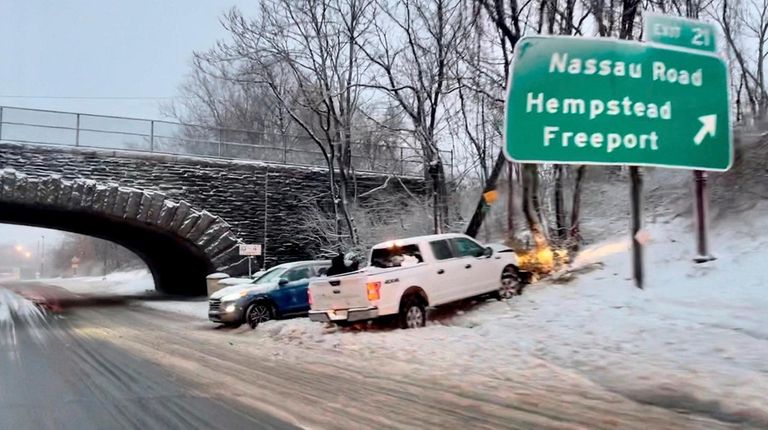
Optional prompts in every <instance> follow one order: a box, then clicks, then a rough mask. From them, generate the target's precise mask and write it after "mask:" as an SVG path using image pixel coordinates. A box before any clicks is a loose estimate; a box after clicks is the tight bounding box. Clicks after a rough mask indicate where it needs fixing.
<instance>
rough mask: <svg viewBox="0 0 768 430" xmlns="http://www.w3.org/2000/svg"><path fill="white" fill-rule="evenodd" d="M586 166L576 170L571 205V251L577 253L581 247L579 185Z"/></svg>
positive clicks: (582, 179)
mask: <svg viewBox="0 0 768 430" xmlns="http://www.w3.org/2000/svg"><path fill="white" fill-rule="evenodd" d="M586 169H587V166H585V165H581V166H579V168H578V169H576V184H575V185H574V186H573V200H572V203H571V229H570V235H569V236H570V239H571V250H573V251H578V249H579V246H580V245H581V232H580V231H579V223H580V221H581V220H580V216H581V184H582V182H583V181H584V173H585V171H586Z"/></svg>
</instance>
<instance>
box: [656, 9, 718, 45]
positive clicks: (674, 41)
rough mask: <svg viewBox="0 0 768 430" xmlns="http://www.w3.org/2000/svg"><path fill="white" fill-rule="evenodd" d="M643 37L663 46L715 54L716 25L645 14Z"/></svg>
mask: <svg viewBox="0 0 768 430" xmlns="http://www.w3.org/2000/svg"><path fill="white" fill-rule="evenodd" d="M644 19H645V21H644V24H643V37H644V38H645V40H647V41H649V42H654V43H660V44H663V45H672V46H679V47H682V48H690V49H696V50H701V51H707V52H715V51H716V49H717V46H716V45H715V34H717V29H716V28H715V26H714V25H712V24H708V23H706V22H701V21H695V20H692V19H685V18H679V17H672V16H666V15H656V14H645V15H644Z"/></svg>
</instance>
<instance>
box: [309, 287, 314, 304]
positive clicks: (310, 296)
mask: <svg viewBox="0 0 768 430" xmlns="http://www.w3.org/2000/svg"><path fill="white" fill-rule="evenodd" d="M307 300H308V301H309V305H310V306H312V302H314V300H312V290H310V289H307Z"/></svg>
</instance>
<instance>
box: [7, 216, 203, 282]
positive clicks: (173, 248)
mask: <svg viewBox="0 0 768 430" xmlns="http://www.w3.org/2000/svg"><path fill="white" fill-rule="evenodd" d="M0 223H6V224H16V225H25V226H32V227H42V228H48V229H53V230H61V231H66V232H71V233H77V234H82V235H86V236H92V237H96V238H99V239H103V240H107V241H110V242H113V243H116V244H118V245H120V246H123V247H125V248H126V249H128V250H130V251H131V252H133V253H134V254H136V256H137V257H139V258H140V259H141V260H142V261H143V262H144V264H146V266H147V269H148V270H149V271H150V272H151V273H152V277H153V279H154V282H155V289H156V290H157V291H159V292H162V293H167V294H174V295H184V296H199V295H204V294H205V293H206V284H205V277H206V276H207V275H208V274H210V273H211V272H212V271H214V269H215V268H214V267H213V264H212V263H211V261H210V259H209V257H208V256H207V255H206V254H205V253H204V252H203V251H202V250H201V249H200V248H198V247H196V246H194V244H192V243H189V242H188V241H185V240H182V239H181V238H179V237H178V236H175V235H173V234H171V233H169V232H167V231H163V230H162V229H160V228H157V227H153V226H151V225H137V224H132V223H126V222H124V220H119V219H115V218H111V217H108V216H104V215H100V214H97V213H89V212H85V211H71V210H64V209H56V208H50V207H40V206H37V205H31V204H21V203H9V202H0Z"/></svg>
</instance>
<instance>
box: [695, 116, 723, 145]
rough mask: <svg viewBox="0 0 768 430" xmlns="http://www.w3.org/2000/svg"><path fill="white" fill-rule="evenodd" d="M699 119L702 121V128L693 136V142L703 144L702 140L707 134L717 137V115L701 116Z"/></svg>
mask: <svg viewBox="0 0 768 430" xmlns="http://www.w3.org/2000/svg"><path fill="white" fill-rule="evenodd" d="M699 121H701V129H700V130H699V132H698V133H696V136H694V137H693V143H695V144H696V145H701V142H702V141H703V140H704V138H705V137H706V136H707V135H710V136H712V137H715V131H716V130H717V115H704V116H700V117H699Z"/></svg>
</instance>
